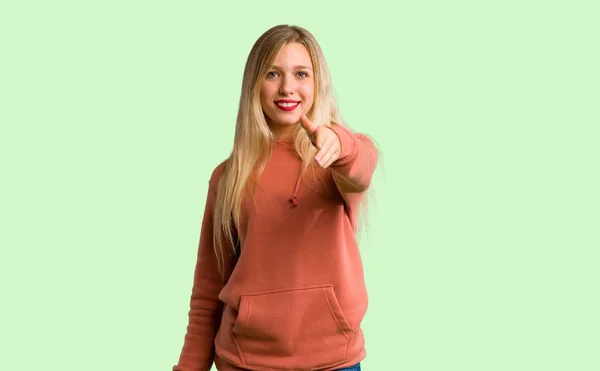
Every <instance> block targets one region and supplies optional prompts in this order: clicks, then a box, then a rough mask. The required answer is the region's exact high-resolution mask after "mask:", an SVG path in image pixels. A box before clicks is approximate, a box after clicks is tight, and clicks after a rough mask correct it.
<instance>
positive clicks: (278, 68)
mask: <svg viewBox="0 0 600 371" xmlns="http://www.w3.org/2000/svg"><path fill="white" fill-rule="evenodd" d="M273 68H274V69H276V70H281V69H282V68H281V67H279V66H273ZM294 69H295V70H301V69H307V70H311V71H312V68H310V67H307V66H301V65H300V66H295V67H294Z"/></svg>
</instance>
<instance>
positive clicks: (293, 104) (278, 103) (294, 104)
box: [277, 102, 298, 107]
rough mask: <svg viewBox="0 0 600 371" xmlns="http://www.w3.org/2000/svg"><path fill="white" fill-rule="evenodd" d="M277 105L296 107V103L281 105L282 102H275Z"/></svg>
mask: <svg viewBox="0 0 600 371" xmlns="http://www.w3.org/2000/svg"><path fill="white" fill-rule="evenodd" d="M277 105H278V106H280V107H294V106H297V105H298V103H297V102H296V103H283V102H277Z"/></svg>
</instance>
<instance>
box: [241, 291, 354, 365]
mask: <svg viewBox="0 0 600 371" xmlns="http://www.w3.org/2000/svg"><path fill="white" fill-rule="evenodd" d="M352 333H353V330H352V326H351V325H350V324H349V323H348V321H347V319H346V317H345V316H344V314H343V312H342V309H341V308H340V305H339V303H338V300H337V297H336V295H335V291H334V290H333V286H331V285H324V286H312V287H307V288H301V289H294V290H282V291H271V292H267V293H259V294H246V295H242V296H241V300H240V307H239V311H238V317H237V319H236V321H235V325H234V327H233V329H232V338H233V341H234V342H235V344H236V347H237V348H238V352H239V353H240V358H242V362H244V363H245V364H246V365H253V366H261V367H270V368H280V369H299V368H300V369H302V368H316V367H327V366H331V365H335V364H339V363H341V362H343V361H345V360H346V357H347V349H348V344H349V341H350V338H351V336H352Z"/></svg>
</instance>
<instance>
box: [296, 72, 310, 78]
mask: <svg viewBox="0 0 600 371" xmlns="http://www.w3.org/2000/svg"><path fill="white" fill-rule="evenodd" d="M298 74H299V75H300V77H308V74H307V73H306V72H304V71H300V72H298Z"/></svg>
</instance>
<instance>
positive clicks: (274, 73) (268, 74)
mask: <svg viewBox="0 0 600 371" xmlns="http://www.w3.org/2000/svg"><path fill="white" fill-rule="evenodd" d="M276 75H277V72H275V71H271V72H269V73H267V77H275V76H276Z"/></svg>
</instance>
